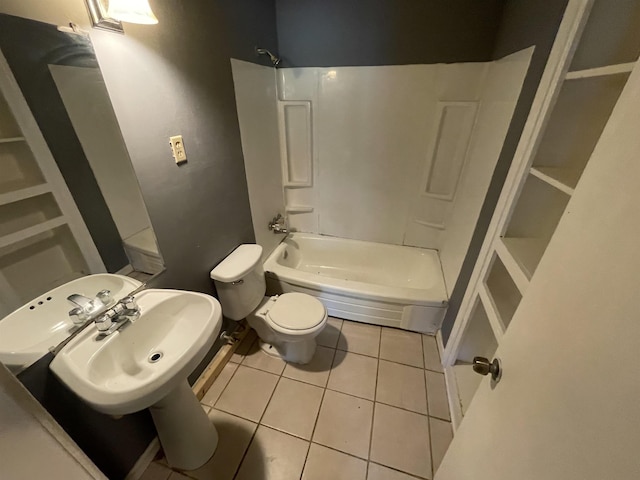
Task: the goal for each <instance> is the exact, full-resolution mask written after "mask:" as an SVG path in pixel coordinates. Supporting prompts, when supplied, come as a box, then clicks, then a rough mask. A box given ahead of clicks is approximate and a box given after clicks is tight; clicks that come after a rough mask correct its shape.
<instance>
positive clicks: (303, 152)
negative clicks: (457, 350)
mask: <svg viewBox="0 0 640 480" xmlns="http://www.w3.org/2000/svg"><path fill="white" fill-rule="evenodd" d="M532 52H533V49H532V48H531V49H528V50H525V51H522V52H518V53H516V54H513V55H510V56H509V57H507V58H505V59H502V60H500V61H497V62H488V63H462V64H446V65H444V64H439V65H403V66H378V67H338V68H283V69H279V70H278V77H277V82H278V94H279V100H278V105H277V108H278V123H279V132H278V133H279V136H280V157H279V158H277V157H276V155H275V154H274V151H275V150H274V145H273V143H270V142H269V141H268V139H267V138H265V134H266V132H267V131H271V130H272V125H271V123H270V122H273V118H274V117H273V110H274V107H273V106H272V105H271V104H270V105H271V106H270V108H269V109H265V108H259V107H258V104H257V103H254V104H251V103H250V102H249V100H248V99H249V98H250V96H252V97H255V95H256V92H255V91H252V90H251V89H246V88H242V89H239V88H238V87H237V86H236V95H237V102H238V106H239V109H238V113H239V118H240V123H241V126H242V125H243V124H245V123H248V122H251V124H252V130H251V131H249V129H247V128H246V127H245V128H244V129H243V148H244V149H245V162H248V164H247V169H248V172H247V176H248V180H249V181H250V179H249V177H250V175H249V169H250V168H251V165H250V163H251V162H252V160H247V158H248V156H247V152H249V151H250V149H251V148H253V149H254V150H255V151H256V152H258V151H259V152H261V155H260V156H259V158H260V160H261V162H260V164H259V165H260V167H261V170H260V174H261V175H265V172H269V174H270V175H273V174H274V172H276V171H277V170H278V168H280V170H281V171H282V184H283V187H284V201H285V208H286V211H287V213H288V217H289V222H290V225H291V227H292V228H294V229H297V230H299V231H305V232H313V233H320V234H326V235H333V236H339V237H346V238H354V239H359V240H368V241H374V242H382V243H391V244H398V245H411V246H417V247H424V248H435V249H438V250H440V252H441V259H442V263H443V270H444V274H445V280H446V284H447V285H448V287H449V289H451V288H453V285H454V284H455V281H456V280H457V276H458V274H459V271H460V267H461V265H462V260H463V259H464V255H465V253H466V251H467V249H468V246H469V242H470V240H471V236H472V234H473V229H474V227H475V224H476V221H477V218H478V215H479V212H480V208H481V206H482V202H483V200H484V196H485V195H486V192H487V188H488V186H489V182H490V180H491V176H492V174H493V170H494V168H495V164H496V161H497V159H498V156H499V154H500V150H501V147H502V143H503V141H504V138H505V135H506V132H507V128H508V126H509V122H510V120H511V116H512V114H513V110H514V108H515V105H516V101H517V99H518V95H519V93H520V89H521V87H522V82H523V80H524V76H525V74H526V71H527V68H528V65H529V61H530V59H531V54H532ZM247 68H249V67H247ZM259 68H264V67H255V66H254V69H259ZM261 82H269V78H268V77H267V75H264V77H262V78H261ZM236 83H238V80H237V79H236ZM253 85H260V87H258V88H256V90H259V91H260V92H262V91H265V90H266V87H265V86H264V85H263V84H262V83H260V82H259V81H257V80H254V81H253ZM245 96H246V97H247V98H246V99H245V98H243V97H245ZM262 101H263V102H264V101H266V100H265V99H262ZM254 102H255V100H254ZM252 132H254V133H252ZM270 134H271V135H273V132H271V133H270ZM252 143H253V144H254V145H252V146H251V144H252ZM266 145H268V146H269V148H268V149H266V148H265V146H266ZM266 151H268V152H269V153H268V155H267V154H264V153H263V152H266ZM256 158H258V155H257V154H256ZM253 161H255V160H253ZM264 162H269V163H268V165H267V164H265V163H264ZM249 191H250V196H254V197H260V198H261V199H263V200H262V201H263V202H264V198H265V197H266V193H265V192H264V191H263V190H261V188H260V186H256V185H255V184H254V183H251V181H250V183H249ZM278 200H279V199H278ZM252 205H253V201H252ZM252 209H253V206H252ZM256 233H257V231H256Z"/></svg>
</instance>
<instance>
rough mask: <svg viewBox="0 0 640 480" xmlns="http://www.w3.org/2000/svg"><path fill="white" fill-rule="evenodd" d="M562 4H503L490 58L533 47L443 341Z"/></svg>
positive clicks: (554, 0) (553, 0) (531, 0)
mask: <svg viewBox="0 0 640 480" xmlns="http://www.w3.org/2000/svg"><path fill="white" fill-rule="evenodd" d="M566 6H567V0H547V1H545V2H540V1H537V0H510V1H508V2H507V3H506V5H505V9H504V13H503V17H502V22H501V24H500V30H499V32H498V35H497V37H496V43H495V47H494V49H493V58H494V59H498V58H501V57H504V56H505V55H509V54H510V53H513V52H515V51H517V50H521V49H523V48H527V47H530V46H531V45H535V46H536V48H535V51H534V54H533V58H532V59H531V65H530V67H529V71H528V72H527V77H526V78H525V81H524V84H523V86H522V91H521V93H520V98H519V100H518V104H517V105H516V109H515V112H514V114H513V119H512V120H511V125H510V126H509V131H508V132H507V137H506V139H505V142H504V145H503V147H502V151H501V153H500V157H499V158H498V163H497V165H496V169H495V171H494V174H493V178H492V179H491V184H490V186H489V191H488V192H487V196H486V198H485V201H484V203H483V205H482V210H481V211H480V216H479V218H478V223H477V225H476V229H475V231H474V233H473V238H472V239H471V245H470V246H469V251H468V252H467V255H466V257H465V260H464V263H463V265H462V270H461V272H460V276H459V277H458V281H457V283H456V286H455V287H454V289H453V292H452V294H451V299H450V300H449V309H448V310H447V316H446V317H445V319H444V324H443V325H442V338H443V340H444V342H445V344H446V342H447V340H448V339H449V336H450V335H451V330H452V328H453V323H454V321H455V319H456V316H457V314H458V311H459V309H460V304H461V303H462V299H463V297H464V293H465V291H466V289H467V285H468V283H469V279H470V277H471V273H472V272H473V267H474V266H475V263H476V260H477V258H478V254H479V253H480V248H481V247H482V242H483V241H484V237H485V235H486V234H487V229H488V228H489V222H490V221H491V217H492V216H493V211H494V210H495V208H496V204H497V203H498V198H499V197H500V192H501V191H502V185H503V184H504V181H505V179H506V177H507V173H508V171H509V167H510V166H511V161H512V160H513V155H514V154H515V151H516V148H517V147H518V143H519V142H520V135H521V134H522V129H523V128H524V125H525V123H526V121H527V117H528V116H529V110H530V109H531V104H532V103H533V99H534V97H535V95H536V91H537V90H538V83H539V82H540V78H541V77H542V73H543V71H544V67H545V66H546V63H547V59H548V57H549V52H550V51H551V47H552V46H553V42H554V40H555V36H556V32H557V31H558V27H559V26H560V22H561V21H562V16H563V14H564V10H565V8H566Z"/></svg>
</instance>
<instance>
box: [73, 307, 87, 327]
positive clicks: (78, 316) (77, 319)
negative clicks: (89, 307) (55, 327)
mask: <svg viewBox="0 0 640 480" xmlns="http://www.w3.org/2000/svg"><path fill="white" fill-rule="evenodd" d="M69 318H70V319H71V321H72V322H73V324H74V325H82V324H83V323H84V322H86V321H87V314H86V313H85V311H84V310H83V309H82V308H80V307H76V308H73V309H71V310H70V311H69Z"/></svg>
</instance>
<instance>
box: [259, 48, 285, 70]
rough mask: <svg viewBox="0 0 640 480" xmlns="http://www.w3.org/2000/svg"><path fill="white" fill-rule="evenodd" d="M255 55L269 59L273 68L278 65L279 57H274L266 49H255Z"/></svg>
mask: <svg viewBox="0 0 640 480" xmlns="http://www.w3.org/2000/svg"><path fill="white" fill-rule="evenodd" d="M256 55H258V56H259V55H268V56H269V58H270V59H271V63H273V66H274V67H275V66H276V65H278V64H279V63H280V57H276V56H275V55H274V54H273V53H271V52H270V51H269V50H267V49H266V48H258V47H256Z"/></svg>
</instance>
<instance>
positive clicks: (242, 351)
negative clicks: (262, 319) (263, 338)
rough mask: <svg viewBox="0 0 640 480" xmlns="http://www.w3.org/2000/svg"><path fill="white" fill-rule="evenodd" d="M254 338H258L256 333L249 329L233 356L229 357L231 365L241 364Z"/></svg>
mask: <svg viewBox="0 0 640 480" xmlns="http://www.w3.org/2000/svg"><path fill="white" fill-rule="evenodd" d="M256 338H258V335H257V334H256V331H255V330H254V329H253V328H251V329H249V331H248V332H247V335H246V336H245V337H244V340H242V342H241V343H240V345H238V347H237V348H236V351H235V352H233V355H231V359H230V360H229V361H230V362H233V363H240V362H242V360H243V359H244V356H245V355H246V354H247V352H249V349H250V348H251V345H253V342H254V341H255V339H256Z"/></svg>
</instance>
